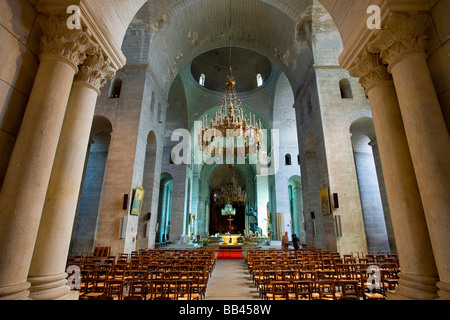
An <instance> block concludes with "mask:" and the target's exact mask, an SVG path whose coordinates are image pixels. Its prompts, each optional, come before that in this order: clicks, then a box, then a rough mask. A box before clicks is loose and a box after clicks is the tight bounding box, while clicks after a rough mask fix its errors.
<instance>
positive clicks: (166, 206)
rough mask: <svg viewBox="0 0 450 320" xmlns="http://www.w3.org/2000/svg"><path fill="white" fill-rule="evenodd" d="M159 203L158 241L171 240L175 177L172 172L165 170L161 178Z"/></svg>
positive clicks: (156, 240)
mask: <svg viewBox="0 0 450 320" xmlns="http://www.w3.org/2000/svg"><path fill="white" fill-rule="evenodd" d="M159 187H160V191H159V205H158V220H157V221H158V222H157V223H158V229H157V230H156V239H155V242H156V243H162V242H166V241H168V240H169V237H170V218H171V214H172V212H171V201H172V191H173V177H172V175H171V174H170V173H167V172H163V173H162V174H161V178H160V185H159Z"/></svg>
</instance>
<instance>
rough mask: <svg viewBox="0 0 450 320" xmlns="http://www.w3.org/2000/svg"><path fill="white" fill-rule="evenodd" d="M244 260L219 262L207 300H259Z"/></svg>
mask: <svg viewBox="0 0 450 320" xmlns="http://www.w3.org/2000/svg"><path fill="white" fill-rule="evenodd" d="M259 299H260V298H259V294H258V290H257V289H256V288H255V287H254V285H253V282H252V279H251V277H250V275H249V273H248V271H247V268H246V266H245V264H244V260H243V259H241V260H217V261H216V267H215V268H214V271H213V274H212V276H211V278H210V279H209V281H208V288H207V290H206V296H205V300H259Z"/></svg>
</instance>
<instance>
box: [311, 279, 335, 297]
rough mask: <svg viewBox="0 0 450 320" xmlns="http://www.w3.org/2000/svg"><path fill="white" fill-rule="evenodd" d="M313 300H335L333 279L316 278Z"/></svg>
mask: <svg viewBox="0 0 450 320" xmlns="http://www.w3.org/2000/svg"><path fill="white" fill-rule="evenodd" d="M312 298H313V300H336V286H335V280H332V279H327V280H316V281H315V291H314V292H313V294H312Z"/></svg>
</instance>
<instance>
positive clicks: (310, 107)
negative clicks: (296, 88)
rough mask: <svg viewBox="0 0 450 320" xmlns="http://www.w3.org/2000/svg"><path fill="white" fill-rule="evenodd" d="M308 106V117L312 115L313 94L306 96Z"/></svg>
mask: <svg viewBox="0 0 450 320" xmlns="http://www.w3.org/2000/svg"><path fill="white" fill-rule="evenodd" d="M306 104H307V107H308V115H310V114H311V113H312V102H311V93H309V92H308V94H307V95H306Z"/></svg>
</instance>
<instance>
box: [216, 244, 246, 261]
mask: <svg viewBox="0 0 450 320" xmlns="http://www.w3.org/2000/svg"><path fill="white" fill-rule="evenodd" d="M217 259H218V260H227V259H244V254H243V253H242V247H241V246H239V245H237V246H220V247H219V253H218V255H217Z"/></svg>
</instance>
